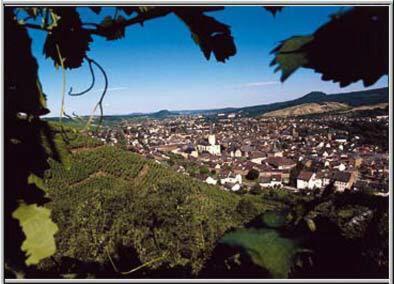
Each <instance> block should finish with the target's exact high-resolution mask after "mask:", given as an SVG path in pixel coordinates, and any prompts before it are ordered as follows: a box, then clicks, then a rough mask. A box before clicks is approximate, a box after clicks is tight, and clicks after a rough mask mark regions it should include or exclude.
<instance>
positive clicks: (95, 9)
mask: <svg viewBox="0 0 394 284" xmlns="http://www.w3.org/2000/svg"><path fill="white" fill-rule="evenodd" d="M89 8H90V10H92V11H93V12H94V13H95V14H97V15H98V14H100V12H101V7H100V6H90V7H89Z"/></svg>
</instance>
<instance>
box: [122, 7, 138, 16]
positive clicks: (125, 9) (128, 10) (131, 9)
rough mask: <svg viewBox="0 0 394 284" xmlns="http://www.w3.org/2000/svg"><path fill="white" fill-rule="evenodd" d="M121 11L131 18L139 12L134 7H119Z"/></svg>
mask: <svg viewBox="0 0 394 284" xmlns="http://www.w3.org/2000/svg"><path fill="white" fill-rule="evenodd" d="M118 8H119V9H121V10H123V12H125V13H126V15H128V16H130V15H131V14H133V13H134V12H136V11H137V9H138V7H135V6H132V7H118Z"/></svg>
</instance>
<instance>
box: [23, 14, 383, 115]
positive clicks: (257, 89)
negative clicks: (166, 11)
mask: <svg viewBox="0 0 394 284" xmlns="http://www.w3.org/2000/svg"><path fill="white" fill-rule="evenodd" d="M339 9H340V7H335V6H327V7H322V6H320V7H299V6H298V7H296V6H294V7H286V8H285V9H284V10H283V11H282V12H281V13H279V14H277V15H276V17H273V16H272V15H271V14H270V13H268V12H267V11H265V10H263V9H262V8H260V7H226V9H225V10H224V11H217V12H211V13H208V15H211V16H214V17H215V18H216V19H218V20H220V21H222V22H224V23H226V24H228V25H230V26H231V31H232V34H233V36H234V38H235V43H236V46H237V54H236V55H235V56H233V57H231V58H230V60H229V61H227V62H226V63H225V64H223V63H220V62H216V60H215V59H214V56H212V57H213V58H211V60H210V61H207V60H206V59H205V57H204V56H203V54H202V53H201V51H200V49H199V47H198V46H197V45H196V44H195V43H194V42H193V40H192V38H191V36H190V32H189V30H188V29H187V27H186V26H185V25H184V24H183V23H182V22H181V21H179V20H178V19H177V18H176V17H175V16H172V15H169V16H167V17H163V18H158V19H155V20H152V21H148V22H145V24H144V26H143V27H141V26H139V25H135V26H131V27H128V28H127V30H126V37H125V38H123V39H120V40H117V41H107V40H105V39H103V38H101V37H95V38H94V42H93V43H92V44H91V48H90V49H91V50H90V51H89V52H88V55H89V56H90V57H91V58H93V59H95V60H96V61H98V62H99V63H100V64H101V65H102V66H103V67H104V69H105V70H106V72H107V75H108V78H109V91H108V93H107V96H106V98H105V100H104V107H105V114H126V113H132V112H153V111H158V110H160V109H170V110H185V109H207V108H219V107H230V106H233V107H238V106H247V105H256V104H266V103H272V102H277V101H286V100H289V99H294V98H297V97H300V96H303V95H305V94H307V93H308V92H311V91H323V92H326V93H336V92H347V91H353V90H360V89H364V87H363V85H362V84H361V83H360V82H358V83H355V84H352V85H350V86H349V87H346V88H340V87H339V85H338V84H334V83H331V82H324V81H322V80H320V75H319V74H316V73H314V72H313V71H312V70H308V69H301V70H298V71H297V72H296V73H295V74H294V75H293V76H291V77H290V78H289V79H288V80H287V81H286V82H284V83H280V82H279V77H280V74H279V73H273V68H271V67H269V63H270V61H271V60H272V58H273V57H272V55H271V54H270V51H271V50H272V49H273V48H274V47H275V46H276V45H277V44H278V42H280V41H281V40H283V39H286V38H288V37H290V36H293V35H302V34H308V33H312V32H313V31H315V30H316V29H317V28H318V27H319V26H320V25H321V24H323V23H325V22H327V21H328V20H329V15H330V14H332V13H333V12H335V11H338V10H339ZM79 11H80V12H81V17H82V20H83V21H86V22H91V21H95V20H96V19H97V18H96V16H95V14H94V13H92V12H90V10H88V9H86V8H80V10H79ZM112 14H113V12H112V11H111V9H109V8H108V9H105V10H104V11H102V12H101V14H100V18H101V17H103V16H104V15H112ZM30 35H31V36H32V38H33V54H34V55H35V56H36V58H37V60H38V63H39V66H40V67H39V76H40V79H41V82H42V84H43V88H44V92H45V93H46V94H47V98H48V107H49V109H50V110H51V114H50V115H51V116H58V115H59V111H60V104H61V90H62V72H61V70H60V69H59V70H56V69H55V67H54V65H53V62H52V60H50V59H45V57H44V55H43V53H42V47H43V43H44V40H45V33H43V32H41V31H30ZM99 74H100V73H99V72H96V76H97V77H98V78H97V82H96V86H95V89H94V90H93V91H91V92H90V93H88V94H86V95H85V96H82V97H76V98H75V97H69V96H67V97H66V104H65V110H66V112H67V113H72V112H75V113H77V114H78V115H84V114H90V113H91V111H92V109H93V107H94V105H95V103H96V102H97V100H98V97H99V95H100V89H101V88H102V87H103V84H104V80H103V79H102V77H101V75H99ZM66 83H67V90H68V89H69V88H70V87H73V90H74V91H80V90H83V89H85V88H87V87H88V86H89V84H90V73H89V70H88V66H87V65H86V64H84V65H82V67H81V68H79V69H73V70H67V71H66ZM383 86H387V76H385V77H382V78H381V79H380V80H379V81H378V82H377V83H376V84H375V85H374V86H372V87H371V88H376V87H383Z"/></svg>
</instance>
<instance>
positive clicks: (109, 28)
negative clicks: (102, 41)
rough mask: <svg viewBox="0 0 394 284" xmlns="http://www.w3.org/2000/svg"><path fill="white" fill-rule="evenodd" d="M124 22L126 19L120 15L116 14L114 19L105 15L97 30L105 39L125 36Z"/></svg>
mask: <svg viewBox="0 0 394 284" xmlns="http://www.w3.org/2000/svg"><path fill="white" fill-rule="evenodd" d="M125 22H126V19H125V18H124V17H122V16H118V18H116V20H115V19H113V18H112V17H110V16H107V17H105V18H104V20H103V21H102V22H101V24H100V26H99V29H98V30H99V32H100V34H101V35H103V36H105V38H106V39H107V40H116V39H120V38H123V37H124V36H125V25H124V23H125Z"/></svg>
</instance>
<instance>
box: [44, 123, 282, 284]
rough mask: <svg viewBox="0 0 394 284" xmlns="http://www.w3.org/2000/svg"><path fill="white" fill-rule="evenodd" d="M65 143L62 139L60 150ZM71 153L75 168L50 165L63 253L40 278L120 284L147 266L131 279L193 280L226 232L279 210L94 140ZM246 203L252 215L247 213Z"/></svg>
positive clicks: (48, 176)
mask: <svg viewBox="0 0 394 284" xmlns="http://www.w3.org/2000/svg"><path fill="white" fill-rule="evenodd" d="M67 131H70V129H67ZM60 136H61V132H58V133H56V134H55V138H56V139H57V140H59V141H58V142H59V144H60V140H61V137H60ZM63 146H65V148H66V149H67V150H65V149H63V150H62V151H63V152H68V154H67V163H59V162H56V161H54V160H50V170H49V171H48V172H47V173H46V178H45V180H44V187H45V188H46V192H47V195H48V197H49V198H50V200H51V201H50V202H49V203H47V206H48V207H49V208H50V209H52V217H53V219H54V221H55V222H56V223H57V224H58V226H59V232H58V233H57V234H56V235H55V237H56V245H57V251H56V254H55V255H54V256H53V257H51V258H49V259H46V260H44V261H42V262H41V263H40V264H39V269H40V273H42V272H43V271H45V272H46V273H48V275H50V274H53V273H55V274H56V275H59V274H62V275H63V274H64V275H67V274H70V273H71V274H73V273H87V272H92V271H94V273H95V274H100V271H103V272H102V273H104V274H105V275H107V276H109V275H108V273H109V272H111V273H113V275H112V276H116V277H119V275H121V274H122V272H124V271H127V270H130V269H131V268H133V267H137V268H139V267H141V266H142V267H144V269H137V270H136V271H135V272H134V271H133V273H132V275H128V277H142V276H143V275H144V273H148V271H149V275H150V276H152V275H154V274H155V271H161V274H163V270H164V271H166V273H178V274H179V273H180V272H179V271H182V273H185V275H186V276H187V275H188V277H190V275H196V274H197V273H198V272H199V271H200V270H201V269H202V268H203V266H204V262H205V261H206V260H207V259H208V258H209V257H210V254H211V253H212V251H213V249H214V247H215V245H216V244H217V241H218V240H219V239H220V238H221V237H222V236H223V234H224V233H225V232H226V231H228V230H229V229H231V228H236V227H240V226H242V224H244V223H246V222H248V221H250V219H251V218H253V217H255V216H256V215H258V214H261V213H262V212H264V211H265V210H268V209H272V208H275V207H277V206H278V203H275V202H271V203H270V202H268V201H264V200H263V199H262V197H258V196H249V195H247V196H239V195H236V194H233V193H230V192H225V191H223V190H221V189H219V188H218V187H215V186H211V185H207V184H205V183H202V182H200V181H197V180H194V179H193V178H191V177H189V176H186V175H182V174H178V173H176V172H174V171H172V170H171V169H170V168H168V167H165V166H162V165H160V164H158V163H156V162H155V161H154V160H148V159H145V158H143V157H142V156H140V155H138V154H135V153H131V152H128V151H125V150H122V149H119V148H116V147H111V146H102V145H100V144H96V143H94V142H92V141H91V140H90V138H88V137H79V138H78V140H77V143H75V142H73V141H72V140H71V142H69V143H68V145H67V143H65V144H63ZM89 147H90V148H89ZM72 149H74V150H75V149H83V151H73V153H71V150H72ZM245 203H246V204H248V208H246V212H245V210H240V205H242V204H245ZM65 263H67V265H66V264H65ZM70 263H71V264H70ZM148 264H149V265H148ZM145 265H146V266H145ZM92 267H94V268H92ZM168 271H170V272H168ZM171 271H172V272H171ZM139 273H140V274H139ZM157 273H159V272H157ZM99 276H100V277H104V275H99Z"/></svg>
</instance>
